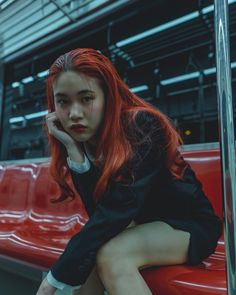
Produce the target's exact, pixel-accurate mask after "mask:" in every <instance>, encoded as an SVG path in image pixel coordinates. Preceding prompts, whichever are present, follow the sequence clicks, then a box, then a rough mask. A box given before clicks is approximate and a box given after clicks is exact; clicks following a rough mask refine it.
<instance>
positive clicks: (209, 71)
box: [203, 68, 216, 75]
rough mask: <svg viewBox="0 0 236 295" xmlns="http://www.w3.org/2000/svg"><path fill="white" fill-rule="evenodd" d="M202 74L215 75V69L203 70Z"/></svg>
mask: <svg viewBox="0 0 236 295" xmlns="http://www.w3.org/2000/svg"><path fill="white" fill-rule="evenodd" d="M203 73H204V74H205V75H210V74H214V73H216V68H209V69H205V70H203Z"/></svg>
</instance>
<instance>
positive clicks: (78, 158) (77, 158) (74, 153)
mask: <svg viewBox="0 0 236 295" xmlns="http://www.w3.org/2000/svg"><path fill="white" fill-rule="evenodd" d="M66 149H67V154H68V156H69V158H70V159H71V160H72V161H74V162H77V163H81V164H82V163H83V162H84V153H83V152H82V151H80V150H79V148H78V147H76V146H70V147H67V148H66Z"/></svg>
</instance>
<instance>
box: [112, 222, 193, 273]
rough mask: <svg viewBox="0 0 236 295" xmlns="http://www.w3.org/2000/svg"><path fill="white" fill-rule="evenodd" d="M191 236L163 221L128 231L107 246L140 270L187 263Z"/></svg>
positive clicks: (134, 227)
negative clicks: (154, 266)
mask: <svg viewBox="0 0 236 295" xmlns="http://www.w3.org/2000/svg"><path fill="white" fill-rule="evenodd" d="M189 241H190V233H189V232H185V231H182V230H178V229H174V228H173V227H171V226H170V225H168V224H167V223H165V222H162V221H155V222H151V223H145V224H139V225H136V226H132V227H130V228H127V229H126V230H124V231H123V232H121V233H120V234H118V235H117V236H116V237H114V238H113V239H111V240H110V241H109V242H108V243H109V244H110V247H109V248H110V249H113V250H112V252H113V254H114V256H116V255H117V254H118V255H119V256H120V257H126V258H127V257H128V259H129V261H131V263H134V264H135V266H137V267H138V268H139V269H142V268H145V267H148V266H153V265H172V264H183V263H185V262H187V260H188V248H189Z"/></svg>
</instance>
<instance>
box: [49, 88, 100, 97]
mask: <svg viewBox="0 0 236 295" xmlns="http://www.w3.org/2000/svg"><path fill="white" fill-rule="evenodd" d="M85 93H95V92H94V91H92V90H90V89H83V90H80V91H79V92H77V95H81V94H85ZM54 96H58V97H60V96H68V95H67V94H66V93H62V92H57V93H55V95H54Z"/></svg>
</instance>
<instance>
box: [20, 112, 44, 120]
mask: <svg viewBox="0 0 236 295" xmlns="http://www.w3.org/2000/svg"><path fill="white" fill-rule="evenodd" d="M47 114H48V111H47V110H46V111H42V112H37V113H32V114H28V115H25V118H26V119H27V120H29V119H34V118H38V117H42V116H45V115H47Z"/></svg>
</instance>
